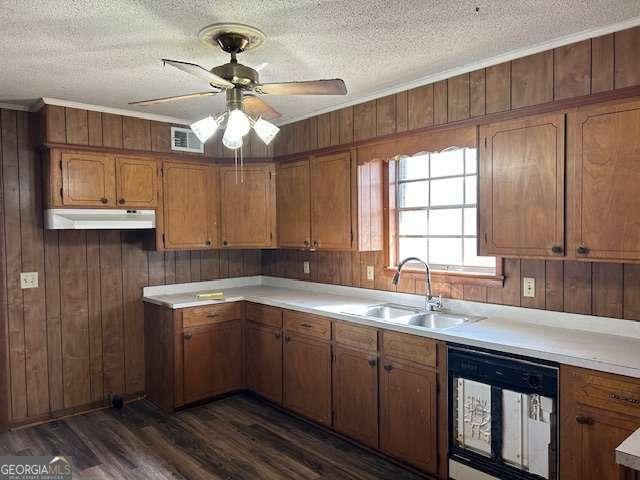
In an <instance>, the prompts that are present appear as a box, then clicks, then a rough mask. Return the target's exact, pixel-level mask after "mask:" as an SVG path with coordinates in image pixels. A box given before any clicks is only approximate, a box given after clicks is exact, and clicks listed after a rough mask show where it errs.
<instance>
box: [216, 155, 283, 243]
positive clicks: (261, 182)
mask: <svg viewBox="0 0 640 480" xmlns="http://www.w3.org/2000/svg"><path fill="white" fill-rule="evenodd" d="M274 177H275V175H274V167H273V165H271V164H269V165H258V166H250V167H248V166H245V167H244V168H243V169H242V172H241V171H240V168H239V167H238V171H237V172H236V168H235V167H231V166H225V167H220V205H221V212H220V215H221V237H222V246H223V247H233V248H249V247H272V246H275V238H274V236H275V219H276V210H275V207H276V201H275V194H276V192H275V178H274Z"/></svg>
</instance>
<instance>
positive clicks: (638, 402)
mask: <svg viewBox="0 0 640 480" xmlns="http://www.w3.org/2000/svg"><path fill="white" fill-rule="evenodd" d="M560 402H561V403H560V418H561V423H560V478H562V479H563V480H578V479H585V478H597V479H598V480H621V479H625V480H626V479H628V480H631V479H637V478H639V476H638V474H637V473H634V472H632V471H631V470H629V469H626V468H623V467H620V466H619V465H617V464H616V461H615V449H616V447H617V446H618V445H620V443H622V441H623V440H625V439H626V438H627V437H628V436H629V435H631V434H632V433H633V432H634V431H635V430H637V429H638V428H640V381H639V380H637V379H631V378H625V377H620V376H617V375H610V374H605V373H600V372H593V371H591V370H585V369H581V368H575V367H566V366H562V367H561V369H560Z"/></svg>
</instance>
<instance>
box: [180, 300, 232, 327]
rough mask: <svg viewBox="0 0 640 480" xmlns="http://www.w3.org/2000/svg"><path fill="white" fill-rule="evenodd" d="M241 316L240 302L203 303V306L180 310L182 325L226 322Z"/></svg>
mask: <svg viewBox="0 0 640 480" xmlns="http://www.w3.org/2000/svg"><path fill="white" fill-rule="evenodd" d="M241 318H242V304H241V303H240V302H231V303H221V304H218V305H205V306H203V307H193V308H186V309H184V311H183V312H182V327H183V328H187V327H196V326H198V325H208V324H212V323H220V322H226V321H228V320H236V319H241Z"/></svg>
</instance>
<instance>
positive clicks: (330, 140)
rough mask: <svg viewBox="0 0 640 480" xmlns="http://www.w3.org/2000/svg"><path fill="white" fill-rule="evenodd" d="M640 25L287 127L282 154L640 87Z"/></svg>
mask: <svg viewBox="0 0 640 480" xmlns="http://www.w3.org/2000/svg"><path fill="white" fill-rule="evenodd" d="M638 51H640V27H636V28H632V29H629V30H624V31H621V32H617V33H615V34H609V35H605V36H602V37H598V38H593V39H590V40H584V41H582V42H578V43H574V44H571V45H567V46H564V47H560V48H556V49H554V50H548V51H545V52H541V53H537V54H535V55H530V56H528V57H524V58H518V59H516V60H513V61H511V62H507V63H503V64H500V65H495V66H492V67H488V68H483V69H481V70H476V71H474V72H470V73H465V74H462V75H458V76H456V77H453V78H449V79H447V80H442V81H439V82H436V83H434V84H431V85H425V86H421V87H417V88H414V89H412V90H408V91H404V92H400V93H396V94H394V95H389V96H387V97H383V98H378V99H376V100H371V101H368V102H365V103H361V104H358V105H355V106H352V107H347V108H343V109H341V110H337V111H334V112H330V113H325V114H322V115H318V116H315V117H311V118H308V119H305V120H301V121H298V122H294V123H291V124H288V125H284V126H283V127H282V130H281V132H280V134H279V135H278V136H277V137H276V140H275V147H274V148H275V152H274V153H275V156H276V157H281V156H285V155H294V154H300V153H303V152H307V151H311V150H315V149H320V148H326V147H333V146H337V145H343V144H352V143H353V142H360V141H364V140H369V139H373V138H376V137H381V136H384V135H389V134H394V133H400V132H405V131H408V130H416V129H422V128H429V127H436V126H440V125H445V124H448V123H455V122H461V121H469V120H473V119H476V120H478V121H480V120H481V119H482V117H484V116H486V115H491V114H498V113H502V112H508V111H514V110H518V109H521V108H525V107H533V106H536V105H542V104H547V103H551V102H554V101H563V100H567V99H571V98H576V97H583V96H588V95H592V94H597V93H601V92H607V91H611V90H616V89H621V88H626V87H634V86H638V85H640V67H639V66H638V65H639V62H638V60H637V58H638Z"/></svg>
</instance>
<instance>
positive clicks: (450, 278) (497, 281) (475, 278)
mask: <svg viewBox="0 0 640 480" xmlns="http://www.w3.org/2000/svg"><path fill="white" fill-rule="evenodd" d="M397 271H398V268H397V267H385V269H384V274H385V275H387V276H392V275H393V274H394V273H396V272H397ZM402 275H406V276H409V277H410V278H420V279H424V276H425V271H424V270H420V269H417V268H403V269H402ZM431 281H432V283H457V284H460V283H464V284H465V285H478V286H483V287H502V286H504V275H500V274H495V275H488V274H483V273H472V272H443V271H441V270H438V271H432V272H431Z"/></svg>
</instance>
